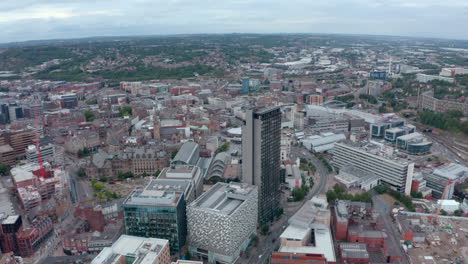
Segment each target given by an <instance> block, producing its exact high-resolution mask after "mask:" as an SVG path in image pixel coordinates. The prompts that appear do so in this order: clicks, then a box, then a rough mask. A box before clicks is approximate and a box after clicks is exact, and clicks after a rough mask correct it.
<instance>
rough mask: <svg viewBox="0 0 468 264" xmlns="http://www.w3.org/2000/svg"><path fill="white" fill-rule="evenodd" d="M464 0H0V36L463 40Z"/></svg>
mask: <svg viewBox="0 0 468 264" xmlns="http://www.w3.org/2000/svg"><path fill="white" fill-rule="evenodd" d="M467 25H468V0H0V42H11V41H23V40H33V39H34V40H36V39H55V38H79V37H90V36H123V35H156V34H183V33H233V32H237V33H278V32H283V33H346V34H376V35H402V36H417V37H440V38H457V39H468V28H467Z"/></svg>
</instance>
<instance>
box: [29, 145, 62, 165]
mask: <svg viewBox="0 0 468 264" xmlns="http://www.w3.org/2000/svg"><path fill="white" fill-rule="evenodd" d="M38 156H39V153H38V151H37V148H36V146H35V145H29V146H28V148H27V149H26V159H27V160H28V162H38V160H39V159H38ZM41 156H42V160H43V161H52V160H53V159H54V156H55V145H54V144H48V145H45V146H41Z"/></svg>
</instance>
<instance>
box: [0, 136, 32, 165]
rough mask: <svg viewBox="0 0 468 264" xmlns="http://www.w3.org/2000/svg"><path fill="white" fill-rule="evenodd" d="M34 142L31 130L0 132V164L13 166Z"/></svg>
mask: <svg viewBox="0 0 468 264" xmlns="http://www.w3.org/2000/svg"><path fill="white" fill-rule="evenodd" d="M35 140H36V134H35V132H34V130H32V129H24V130H3V131H0V163H2V164H5V165H10V166H11V165H14V164H15V162H16V160H17V159H21V158H23V157H25V156H26V148H27V147H28V146H29V145H33V144H34V143H35Z"/></svg>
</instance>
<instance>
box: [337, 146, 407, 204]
mask: <svg viewBox="0 0 468 264" xmlns="http://www.w3.org/2000/svg"><path fill="white" fill-rule="evenodd" d="M333 154H334V157H333V164H334V166H335V167H337V168H340V169H341V168H343V167H345V166H349V165H352V166H354V167H355V168H358V169H361V170H363V171H366V172H369V173H374V174H375V175H376V176H378V177H379V179H380V181H381V182H383V183H386V184H389V185H390V186H392V188H394V189H396V190H397V191H399V192H402V193H405V194H406V195H410V192H411V182H412V179H413V170H414V163H413V162H409V161H407V160H406V159H401V158H399V157H397V156H396V155H394V154H393V148H390V147H385V146H379V145H375V144H373V143H370V142H350V141H346V142H339V143H336V144H335V148H334V150H333Z"/></svg>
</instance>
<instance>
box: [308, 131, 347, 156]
mask: <svg viewBox="0 0 468 264" xmlns="http://www.w3.org/2000/svg"><path fill="white" fill-rule="evenodd" d="M345 139H346V137H345V135H344V134H335V133H332V132H325V133H322V134H321V135H314V136H309V137H307V138H304V139H302V140H301V142H302V144H303V145H304V146H305V147H306V148H307V149H308V150H311V151H314V152H325V151H330V150H332V149H333V147H334V146H335V143H336V142H340V141H343V140H345Z"/></svg>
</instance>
